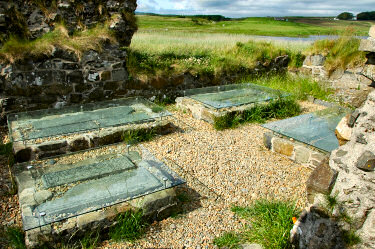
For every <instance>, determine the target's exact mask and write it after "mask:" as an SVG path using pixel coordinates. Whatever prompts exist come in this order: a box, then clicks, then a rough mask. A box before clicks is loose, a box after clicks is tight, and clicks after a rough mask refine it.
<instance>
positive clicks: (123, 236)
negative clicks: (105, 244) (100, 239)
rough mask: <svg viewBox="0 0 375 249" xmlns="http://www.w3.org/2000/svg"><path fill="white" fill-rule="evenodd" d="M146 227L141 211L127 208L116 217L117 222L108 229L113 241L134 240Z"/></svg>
mask: <svg viewBox="0 0 375 249" xmlns="http://www.w3.org/2000/svg"><path fill="white" fill-rule="evenodd" d="M146 228H147V222H146V220H145V218H144V216H143V211H142V210H138V211H132V210H129V211H127V212H125V213H122V214H120V215H119V216H118V217H117V224H116V225H115V226H113V227H112V228H111V229H110V231H109V237H110V238H111V239H112V240H114V241H135V240H137V239H139V238H140V237H141V236H142V235H143V233H144V231H145V229H146Z"/></svg>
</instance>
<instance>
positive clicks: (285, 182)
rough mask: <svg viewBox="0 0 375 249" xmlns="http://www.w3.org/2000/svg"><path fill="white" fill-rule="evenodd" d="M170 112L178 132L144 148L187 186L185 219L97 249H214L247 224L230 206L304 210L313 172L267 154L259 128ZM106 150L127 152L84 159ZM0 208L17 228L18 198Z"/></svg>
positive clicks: (3, 220)
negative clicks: (215, 124)
mask: <svg viewBox="0 0 375 249" xmlns="http://www.w3.org/2000/svg"><path fill="white" fill-rule="evenodd" d="M301 105H302V107H303V108H304V112H311V111H315V110H319V109H323V108H324V107H321V106H317V105H314V104H311V103H308V102H303V103H301ZM172 111H173V112H174V114H175V121H176V123H177V125H178V126H179V127H180V128H182V131H180V132H176V133H173V134H170V135H167V136H163V137H159V138H157V139H155V140H153V141H151V142H148V143H145V144H143V145H142V146H144V147H145V148H147V149H148V150H150V151H151V152H152V153H153V154H154V155H155V156H156V157H157V158H159V159H160V160H163V161H164V162H166V163H167V165H169V166H170V167H171V168H172V169H173V170H175V171H176V172H177V173H178V174H180V175H181V176H182V177H183V178H184V179H185V180H187V184H186V185H184V186H182V187H179V188H178V194H179V195H185V196H188V197H189V198H188V201H186V202H184V204H183V213H182V214H180V215H178V216H177V217H174V218H168V219H166V220H164V221H161V222H155V223H153V224H152V225H151V227H150V229H149V230H148V231H147V233H146V235H145V236H144V238H143V239H141V240H139V241H137V242H136V243H134V244H129V243H114V242H110V241H105V242H104V243H102V245H101V246H100V248H184V247H185V248H212V247H214V246H213V244H212V241H213V239H214V238H215V237H217V236H220V235H221V234H222V233H224V232H226V231H231V230H237V231H238V230H240V229H241V228H242V227H243V225H244V224H245V223H246V221H245V220H242V219H239V218H238V217H236V216H235V215H234V214H233V213H232V212H231V211H230V207H231V206H233V205H241V206H242V205H249V204H251V203H252V202H253V201H254V200H256V199H259V198H277V199H282V200H291V201H296V203H297V205H298V206H300V207H302V206H304V205H305V203H306V196H305V182H306V180H307V178H308V176H309V174H310V173H311V170H310V169H308V168H305V167H303V166H301V165H299V164H296V163H294V162H292V161H290V160H289V159H287V158H286V157H284V156H282V155H279V154H276V153H272V152H270V151H268V150H267V149H265V147H264V146H263V133H264V132H265V129H263V128H262V127H261V126H259V125H257V124H247V125H243V126H241V127H239V128H237V129H230V130H225V131H220V132H218V131H215V130H214V129H213V128H212V125H210V124H207V123H206V122H204V121H199V120H195V119H193V118H192V117H191V116H190V115H189V114H187V113H183V112H181V111H176V110H172ZM134 149H137V148H134ZM108 150H109V151H111V152H115V151H116V152H117V151H125V147H124V145H116V146H109V147H106V148H102V149H98V150H95V151H91V152H86V155H87V156H89V155H91V154H101V153H104V152H105V151H108ZM0 163H1V166H0V174H1V182H0V183H1V184H2V185H1V188H2V189H3V187H4V186H3V184H4V182H6V181H7V180H6V179H8V181H9V176H8V172H7V167H6V163H5V161H4V160H2V161H0ZM0 206H1V207H2V212H1V214H0V224H3V226H8V225H12V224H15V225H19V224H20V214H19V209H18V200H17V197H16V196H9V195H6V194H1V197H0ZM0 246H1V244H0Z"/></svg>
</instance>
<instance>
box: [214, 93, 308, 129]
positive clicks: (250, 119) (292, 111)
mask: <svg viewBox="0 0 375 249" xmlns="http://www.w3.org/2000/svg"><path fill="white" fill-rule="evenodd" d="M300 113H301V107H300V106H299V104H298V103H297V102H296V100H295V99H292V98H285V99H282V98H279V99H277V100H274V101H271V102H269V103H267V104H264V105H256V106H254V107H253V108H251V109H249V110H245V111H243V112H231V113H228V114H226V115H223V116H220V117H216V118H214V128H215V129H216V130H225V129H228V128H235V127H237V126H238V125H240V124H243V123H264V122H265V121H266V120H268V119H272V118H277V119H282V118H287V117H292V116H296V115H298V114H300Z"/></svg>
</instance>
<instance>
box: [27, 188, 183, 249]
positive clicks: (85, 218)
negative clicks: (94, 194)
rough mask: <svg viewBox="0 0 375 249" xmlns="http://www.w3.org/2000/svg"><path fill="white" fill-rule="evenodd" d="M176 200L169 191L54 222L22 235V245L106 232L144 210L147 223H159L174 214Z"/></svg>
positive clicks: (38, 245) (36, 244)
mask: <svg viewBox="0 0 375 249" xmlns="http://www.w3.org/2000/svg"><path fill="white" fill-rule="evenodd" d="M177 208H178V206H177V198H176V193H175V188H170V189H166V190H162V191H160V192H156V193H153V194H149V195H146V196H143V197H139V198H136V199H133V200H131V201H127V202H124V203H120V204H116V205H113V206H111V207H107V208H103V209H101V210H98V211H95V212H91V213H87V214H83V215H80V216H78V217H73V218H69V219H67V220H64V221H60V222H55V223H53V224H49V225H46V226H42V227H40V228H35V229H32V230H29V231H26V245H27V247H28V248H39V247H40V246H41V245H43V244H49V243H53V242H54V241H67V240H69V239H70V237H71V236H72V234H82V235H83V234H84V232H85V231H90V230H92V229H94V228H100V229H101V230H106V229H108V228H110V227H111V226H113V225H115V224H116V223H115V222H114V219H115V217H116V216H117V215H118V214H121V213H124V212H126V211H128V210H138V209H142V210H145V216H146V218H147V219H149V220H161V219H164V218H166V217H168V216H170V215H171V214H172V213H173V212H175V211H176V209H177Z"/></svg>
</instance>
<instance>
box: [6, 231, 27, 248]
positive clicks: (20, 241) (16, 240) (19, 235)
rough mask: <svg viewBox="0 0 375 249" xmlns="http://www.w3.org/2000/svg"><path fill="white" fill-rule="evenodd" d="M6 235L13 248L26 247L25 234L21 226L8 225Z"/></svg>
mask: <svg viewBox="0 0 375 249" xmlns="http://www.w3.org/2000/svg"><path fill="white" fill-rule="evenodd" d="M6 237H7V239H8V243H9V245H10V246H11V248H15V249H26V245H25V234H24V232H23V231H22V229H21V228H19V227H8V228H7V229H6Z"/></svg>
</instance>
